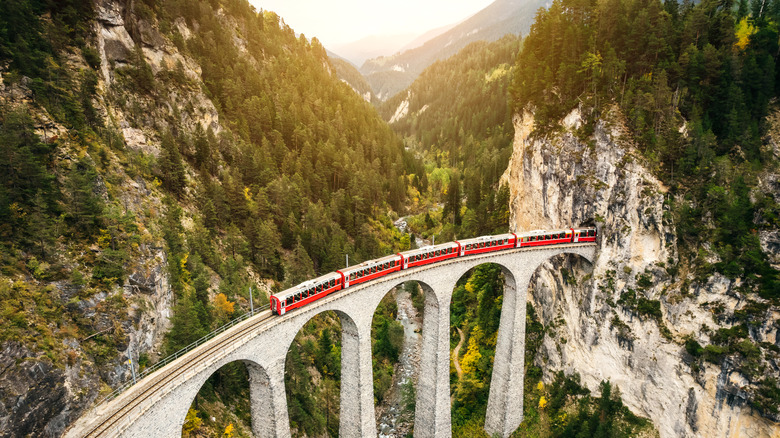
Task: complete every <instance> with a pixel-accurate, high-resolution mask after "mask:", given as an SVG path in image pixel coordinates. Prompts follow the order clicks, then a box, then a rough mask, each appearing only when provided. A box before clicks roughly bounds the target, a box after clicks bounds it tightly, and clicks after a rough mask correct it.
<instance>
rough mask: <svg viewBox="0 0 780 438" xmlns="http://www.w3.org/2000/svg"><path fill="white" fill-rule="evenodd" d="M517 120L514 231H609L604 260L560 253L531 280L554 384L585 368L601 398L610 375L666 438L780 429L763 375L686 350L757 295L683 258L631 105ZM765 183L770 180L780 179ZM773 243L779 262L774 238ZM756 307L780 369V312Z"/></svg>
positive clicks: (602, 246) (511, 177)
mask: <svg viewBox="0 0 780 438" xmlns="http://www.w3.org/2000/svg"><path fill="white" fill-rule="evenodd" d="M514 125H515V140H514V152H513V155H512V158H511V160H510V164H509V167H508V169H507V170H506V172H505V174H504V176H503V178H502V183H504V184H508V185H509V187H510V192H511V201H510V202H511V208H510V211H511V220H510V227H511V228H512V230H531V229H555V228H564V227H569V226H572V225H573V226H578V225H596V226H597V227H598V229H599V233H600V237H599V239H598V255H597V260H596V261H595V263H594V264H593V265H590V264H588V263H587V262H585V261H581V260H577V259H574V258H573V257H572V258H570V259H563V258H561V259H556V260H552V261H550V262H548V263H546V264H545V265H544V266H543V267H542V268H540V269H539V271H538V272H537V274H536V276H535V278H534V280H532V282H531V287H530V288H529V300H530V302H531V303H532V304H533V305H534V307H535V308H536V310H537V313H538V314H539V315H540V317H541V319H542V321H543V322H544V324H545V325H546V326H547V327H548V331H547V333H546V335H545V339H544V341H543V345H542V347H541V349H540V352H539V354H538V355H537V357H536V358H535V361H536V363H537V364H538V365H540V366H541V367H542V368H543V370H544V372H545V379H546V380H549V379H550V378H551V374H552V373H553V372H555V371H558V370H563V371H564V372H566V373H567V374H571V373H579V374H580V376H581V378H582V382H583V384H584V385H585V386H587V387H588V388H589V389H590V390H591V391H595V392H597V391H598V385H599V382H600V381H602V380H610V381H611V382H612V383H613V384H616V385H618V386H619V388H620V392H621V394H622V398H623V401H624V403H625V404H626V405H627V406H628V407H629V408H630V409H631V410H632V411H633V412H635V413H637V414H639V415H642V416H646V417H648V418H650V419H651V420H652V421H653V423H654V425H655V427H656V428H657V429H658V430H659V432H660V434H661V436H662V437H694V436H705V437H729V436H731V437H736V436H745V437H776V436H779V435H780V423H777V422H776V421H777V420H778V418H777V417H776V416H775V415H773V414H772V413H771V412H764V415H760V414H759V413H758V412H757V411H756V410H754V409H753V408H751V406H752V405H751V400H753V398H754V397H755V393H756V382H755V381H756V380H757V379H756V377H755V376H753V378H752V379H751V378H750V377H749V376H746V375H745V374H743V373H742V372H740V370H739V367H738V366H737V365H736V364H735V361H736V360H737V359H734V358H731V357H728V356H727V357H726V358H725V359H724V360H723V361H722V362H721V363H720V364H713V363H710V362H705V361H702V360H696V358H694V357H693V356H692V355H691V354H689V352H687V351H686V347H685V346H686V340H695V341H697V342H698V343H699V344H700V345H706V344H708V343H710V341H711V338H712V336H713V335H714V333H715V332H716V331H717V329H719V328H721V327H726V328H728V327H732V326H733V325H735V324H734V323H733V322H734V319H735V318H734V317H733V316H734V315H735V312H737V313H739V312H740V311H741V310H744V307H745V306H746V305H747V303H748V301H747V300H746V299H745V298H746V297H745V296H744V295H743V293H742V292H739V289H738V286H739V280H738V279H737V280H734V281H732V280H729V279H728V278H725V277H723V276H721V275H720V274H715V275H712V276H710V277H709V278H706V279H703V280H702V279H697V278H695V276H694V275H693V273H691V272H688V271H689V269H688V268H689V267H688V266H685V265H681V264H680V260H679V254H678V245H679V242H678V241H677V237H676V236H677V233H676V230H675V227H674V224H673V222H672V220H671V217H672V212H671V211H670V207H669V205H670V196H671V195H670V194H669V193H668V190H667V188H666V187H664V185H663V184H662V183H661V182H660V181H658V180H657V179H656V178H655V177H654V176H653V175H652V173H651V172H650V171H649V170H648V169H647V168H646V167H645V166H644V165H643V160H642V158H641V156H640V154H639V153H638V152H637V151H636V149H635V147H634V145H633V143H632V139H631V136H630V134H629V133H628V132H627V131H626V129H625V128H624V127H625V126H626V125H625V123H624V120H623V117H622V115H621V114H620V111H619V110H617V109H613V110H612V111H610V112H609V113H607V114H606V115H605V116H603V117H601V119H600V120H599V121H597V122H596V123H595V126H591V127H590V130H589V129H588V128H589V127H585V126H583V118H582V117H581V115H580V111H579V110H574V111H572V112H571V113H570V114H569V115H568V116H567V117H566V118H565V119H564V120H562V122H561V129H560V130H559V131H558V132H554V133H550V134H547V135H540V134H538V133H536V132H534V116H533V114H532V113H531V112H527V111H526V112H524V113H523V114H522V115H520V114H518V115H516V116H515V118H514ZM590 132H592V133H590ZM769 144H770V145H774V141H773V140H772V137H771V136H770V141H769ZM776 149H777V148H776V146H775V151H776ZM762 181H764V184H765V185H767V186H769V185H771V184H772V183H771V182H772V181H774V182H776V181H777V175H776V174H772V173H771V172H768V174H767V175H764V177H763V179H762ZM775 194H777V191H776V184H775ZM762 242H764V243H763V247H764V248H765V250H766V251H767V252H768V253H770V256H771V257H775V260H776V251H773V250H772V248H774V247H775V246H773V245H776V244H777V232H776V231H774V232H770V233H766V235H765V236H762ZM772 253H774V254H772ZM755 301H758V302H760V303H761V304H762V305H763V307H762V309H766V310H763V311H762V312H760V319H761V320H760V321H756V322H755V324H752V325H751V327H755V329H751V331H750V334H749V338H750V340H751V341H753V342H755V343H758V344H760V343H763V344H760V345H762V349H761V351H762V356H763V357H764V361H763V362H761V363H762V367H763V368H761V369H763V370H764V371H763V372H764V373H765V374H764V376H777V374H778V371H779V369H778V362H777V355H776V353H774V352H773V351H774V350H776V346H777V345H778V341H780V339H778V336H777V334H778V328H779V327H780V324H779V323H778V320H779V319H780V309H777V308H776V307H773V306H771V305H769V304H768V303H765V302H763V301H762V300H760V299H758V298H755ZM755 301H752V302H755ZM689 342H690V341H689ZM765 347H766V348H765ZM748 374H749V373H748ZM773 420H774V421H773Z"/></svg>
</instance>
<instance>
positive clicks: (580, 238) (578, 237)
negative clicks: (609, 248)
mask: <svg viewBox="0 0 780 438" xmlns="http://www.w3.org/2000/svg"><path fill="white" fill-rule="evenodd" d="M572 232H573V233H574V236H573V237H572V240H571V241H572V242H595V241H596V235H597V234H598V231H596V229H595V228H573V229H572Z"/></svg>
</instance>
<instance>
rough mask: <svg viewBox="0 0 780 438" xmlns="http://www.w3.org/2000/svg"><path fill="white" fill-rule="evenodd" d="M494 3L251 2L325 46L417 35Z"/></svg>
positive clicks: (409, 0)
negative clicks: (369, 38) (383, 36)
mask: <svg viewBox="0 0 780 438" xmlns="http://www.w3.org/2000/svg"><path fill="white" fill-rule="evenodd" d="M492 2H493V0H393V1H366V0H334V1H327V2H323V1H322V0H250V3H252V4H253V5H254V6H255V8H257V9H258V10H260V9H263V10H267V11H274V12H276V13H277V14H279V15H280V16H281V17H282V18H283V19H284V22H285V23H287V24H288V25H289V26H290V27H292V28H293V29H294V30H295V32H297V33H303V34H305V35H306V37H307V38H312V37H315V36H316V37H317V38H318V39H319V40H320V41H321V42H322V43H323V44H324V45H325V46H326V47H332V46H335V45H339V44H345V43H349V42H353V41H357V40H360V39H362V38H365V37H368V36H372V35H400V34H415V35H420V34H422V33H424V32H427V31H429V30H431V29H435V28H438V27H441V26H445V25H448V24H452V23H455V22H459V21H462V20H464V19H466V18H468V17H469V16H471V15H473V14H475V13H477V12H479V11H480V10H481V9H484V8H485V7H486V6H488V5H489V4H490V3H492Z"/></svg>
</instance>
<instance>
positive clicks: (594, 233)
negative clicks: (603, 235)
mask: <svg viewBox="0 0 780 438" xmlns="http://www.w3.org/2000/svg"><path fill="white" fill-rule="evenodd" d="M595 235H596V230H590V231H588V236H595Z"/></svg>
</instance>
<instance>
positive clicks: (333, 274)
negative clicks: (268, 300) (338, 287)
mask: <svg viewBox="0 0 780 438" xmlns="http://www.w3.org/2000/svg"><path fill="white" fill-rule="evenodd" d="M339 278H341V274H339V273H338V272H329V273H327V274H325V275H321V276H319V277H317V278H315V279H313V280H306V281H304V282H303V283H300V284H297V285H295V286H293V287H291V288H289V289H285V290H283V291H281V292H279V293H275V294H273V295H274V296H275V297H276V298H279V299H280V300H282V299H285V298H287V297H288V296H289V295H292V294H296V293H298V292H299V291H302V290H306V289H309V288H311V287H312V286H317V285H318V284H320V283H324V282H326V281H330V280H334V279H339Z"/></svg>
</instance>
